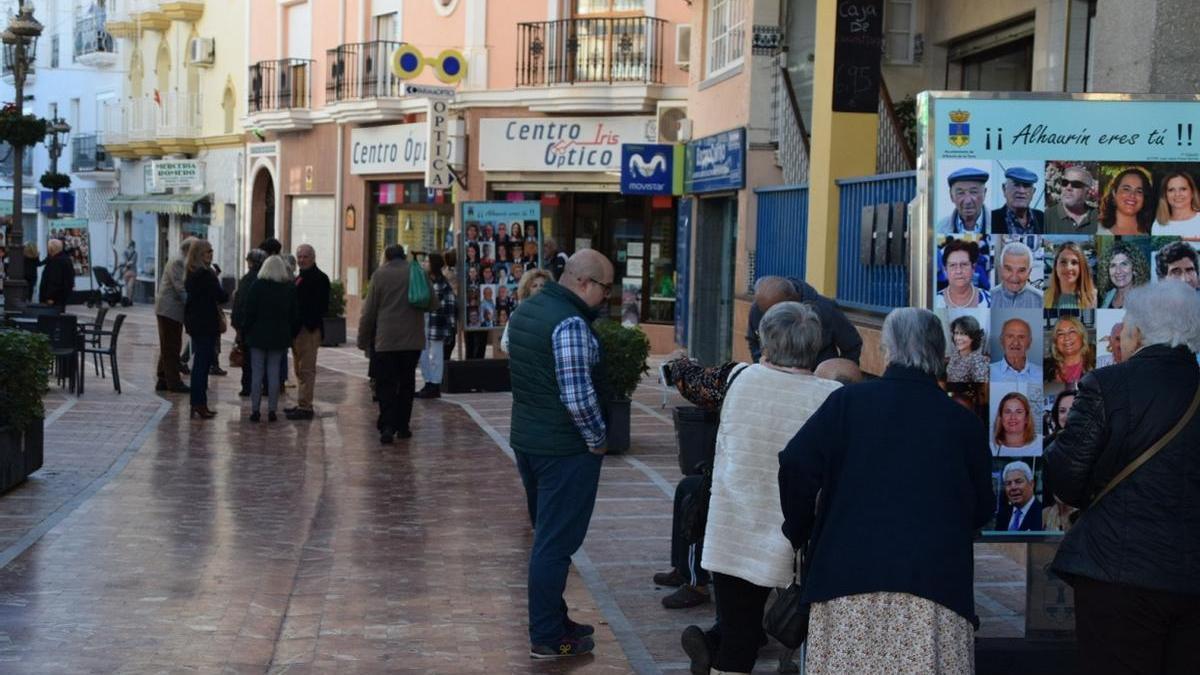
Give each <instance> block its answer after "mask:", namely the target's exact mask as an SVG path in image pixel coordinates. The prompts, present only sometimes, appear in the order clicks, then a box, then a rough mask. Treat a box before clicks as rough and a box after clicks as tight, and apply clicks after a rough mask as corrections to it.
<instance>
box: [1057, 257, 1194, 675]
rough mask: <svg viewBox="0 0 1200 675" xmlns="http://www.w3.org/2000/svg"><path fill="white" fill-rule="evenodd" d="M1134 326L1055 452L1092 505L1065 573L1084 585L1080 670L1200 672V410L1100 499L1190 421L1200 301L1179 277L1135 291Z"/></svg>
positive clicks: (1067, 483)
mask: <svg viewBox="0 0 1200 675" xmlns="http://www.w3.org/2000/svg"><path fill="white" fill-rule="evenodd" d="M1123 324H1124V325H1123V329H1122V331H1121V351H1122V352H1123V353H1124V354H1125V355H1126V358H1125V360H1124V361H1122V362H1121V363H1119V364H1116V365H1112V366H1108V367H1106V368H1100V369H1098V370H1093V371H1092V372H1090V373H1088V374H1086V375H1084V376H1083V379H1081V380H1080V381H1079V390H1078V395H1077V396H1076V397H1075V403H1074V404H1073V405H1072V406H1071V410H1070V412H1069V413H1068V414H1067V425H1066V427H1065V428H1064V429H1063V430H1062V431H1061V432H1059V434H1058V436H1056V437H1055V439H1054V443H1053V444H1052V445H1051V446H1050V447H1049V448H1047V449H1046V477H1047V480H1048V483H1049V484H1050V485H1052V486H1053V489H1054V493H1055V495H1056V496H1057V497H1058V498H1059V499H1061V500H1062V501H1063V502H1065V503H1067V504H1069V505H1071V506H1076V507H1079V508H1081V509H1086V510H1085V511H1083V513H1082V514H1081V516H1080V517H1079V519H1078V520H1077V521H1076V522H1075V524H1074V525H1073V526H1072V527H1071V529H1070V531H1069V532H1067V535H1066V537H1065V538H1064V539H1063V542H1062V544H1061V545H1060V546H1059V548H1058V554H1057V555H1056V556H1055V558H1054V564H1053V570H1054V571H1055V572H1057V573H1058V574H1059V575H1060V576H1062V577H1063V578H1064V579H1066V580H1067V582H1068V583H1070V584H1071V586H1072V587H1073V588H1074V589H1075V635H1076V641H1077V644H1078V646H1079V652H1080V660H1079V666H1080V672H1085V673H1200V650H1198V649H1197V648H1196V645H1197V644H1198V643H1200V451H1198V450H1197V449H1198V448H1200V414H1197V415H1194V416H1193V417H1192V418H1191V420H1190V421H1189V422H1188V423H1187V424H1186V425H1185V426H1184V427H1183V428H1182V430H1181V431H1180V432H1179V433H1178V434H1177V435H1176V436H1175V437H1174V438H1173V439H1171V440H1170V442H1168V443H1167V444H1166V445H1165V446H1163V447H1162V448H1161V449H1160V450H1159V451H1158V453H1157V454H1155V455H1154V456H1153V457H1151V458H1150V459H1148V460H1147V461H1146V462H1145V463H1144V464H1142V465H1141V466H1139V467H1138V468H1137V469H1136V470H1134V471H1133V473H1131V474H1129V475H1128V476H1127V477H1126V478H1124V479H1123V480H1122V481H1121V482H1119V483H1117V484H1116V486H1115V487H1113V489H1112V490H1111V491H1110V492H1108V493H1107V494H1104V495H1103V496H1099V495H1100V493H1101V492H1103V491H1104V490H1105V488H1106V486H1108V485H1109V483H1110V482H1111V481H1112V480H1113V479H1114V477H1116V476H1117V475H1118V474H1120V473H1121V472H1122V471H1123V470H1124V469H1125V468H1126V467H1128V466H1130V465H1131V464H1132V463H1133V462H1134V461H1135V460H1136V459H1137V458H1139V457H1140V456H1141V455H1142V454H1143V453H1144V452H1145V451H1146V450H1148V449H1149V448H1151V447H1152V446H1154V445H1155V444H1157V443H1158V441H1159V440H1160V439H1162V438H1163V437H1165V436H1166V435H1167V433H1168V432H1169V431H1170V430H1171V429H1172V428H1173V427H1175V425H1176V424H1178V423H1179V422H1180V420H1182V419H1183V418H1184V415H1186V414H1187V411H1188V408H1189V406H1190V405H1191V403H1192V401H1193V398H1194V397H1195V395H1196V388H1197V385H1198V384H1200V368H1197V365H1196V354H1195V350H1196V348H1197V347H1200V298H1198V297H1197V294H1196V291H1194V290H1192V288H1191V286H1188V285H1187V284H1183V283H1179V282H1175V281H1164V282H1162V283H1157V284H1150V285H1148V286H1142V287H1140V288H1135V289H1133V290H1131V291H1129V294H1128V295H1127V296H1126V299H1125V318H1124V319H1123ZM1130 354H1132V356H1130ZM1098 496H1099V498H1098V499H1097V497H1098Z"/></svg>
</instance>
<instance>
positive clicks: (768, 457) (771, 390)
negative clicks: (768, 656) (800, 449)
mask: <svg viewBox="0 0 1200 675" xmlns="http://www.w3.org/2000/svg"><path fill="white" fill-rule="evenodd" d="M758 330H759V336H760V338H761V340H762V348H763V356H762V362H761V363H758V364H754V365H739V366H736V367H734V368H733V369H731V371H730V373H729V376H728V380H727V382H728V386H727V387H726V388H725V391H724V394H723V401H722V404H721V425H720V427H719V428H718V430H717V449H716V455H715V456H714V459H713V470H712V489H711V498H710V500H709V506H708V518H707V524H706V525H705V530H704V548H703V553H702V560H703V563H702V565H703V567H704V569H706V570H708V571H709V572H710V573H711V575H712V579H713V585H714V587H715V600H716V605H717V616H718V617H720V637H719V641H718V642H717V644H716V650H715V653H714V654H713V656H712V663H711V666H712V669H713V672H716V673H749V672H750V671H751V670H753V669H754V662H755V661H756V660H757V658H758V649H759V646H760V645H761V644H762V643H763V642H764V640H765V637H766V636H765V635H764V633H763V628H762V619H763V609H764V608H765V607H766V603H767V597H768V596H769V595H770V593H771V591H772V590H774V589H775V588H778V587H782V586H787V585H788V584H789V583H791V582H792V579H793V576H794V566H793V560H794V557H795V556H794V551H793V549H792V547H791V545H790V544H789V543H788V541H787V539H785V538H784V536H783V532H782V529H781V528H782V525H783V517H782V515H781V512H780V506H779V491H778V488H777V484H776V479H775V467H776V466H777V462H778V459H777V457H778V454H779V449H780V448H781V447H783V446H784V445H785V444H786V443H787V441H788V439H790V438H791V436H792V435H793V434H794V433H795V432H796V430H797V429H799V428H800V426H801V425H802V424H804V422H805V420H806V419H808V416H809V415H810V414H811V413H812V412H813V411H815V410H816V409H817V408H818V407H819V406H820V405H821V403H822V402H823V401H824V400H825V398H826V397H827V396H829V394H830V393H831V392H833V391H835V390H836V389H838V388H839V387H841V385H840V384H838V383H837V382H834V381H832V380H825V379H820V378H818V377H816V376H815V375H814V374H813V369H814V368H815V367H816V365H817V355H818V354H819V353H820V350H821V343H822V336H823V332H822V328H821V320H820V318H819V317H818V316H817V313H816V311H815V310H813V309H812V307H810V306H809V305H806V304H803V303H799V302H782V303H779V304H777V305H775V306H773V307H771V309H770V310H768V311H767V313H766V314H765V315H763V318H762V322H761V323H760V324H759V329H758ZM691 632H693V633H694V632H695V631H691Z"/></svg>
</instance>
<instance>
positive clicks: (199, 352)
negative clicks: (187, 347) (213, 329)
mask: <svg viewBox="0 0 1200 675" xmlns="http://www.w3.org/2000/svg"><path fill="white" fill-rule="evenodd" d="M216 342H217V336H216V335H193V336H192V405H193V406H207V405H208V371H209V369H210V368H212V364H213V359H214V358H215V357H216V355H217V345H216Z"/></svg>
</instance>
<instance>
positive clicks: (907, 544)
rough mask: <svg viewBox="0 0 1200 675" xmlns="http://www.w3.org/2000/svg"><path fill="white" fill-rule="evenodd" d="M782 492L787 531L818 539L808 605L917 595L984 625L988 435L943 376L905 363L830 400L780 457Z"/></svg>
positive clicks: (990, 509)
mask: <svg viewBox="0 0 1200 675" xmlns="http://www.w3.org/2000/svg"><path fill="white" fill-rule="evenodd" d="M818 492H819V493H820V505H819V508H818V504H817V494H818ZM779 496H780V502H781V504H782V506H783V518H784V523H783V533H784V535H786V536H787V538H788V539H789V540H790V541H791V542H792V545H793V546H796V547H800V546H801V545H802V544H804V543H805V542H809V540H810V538H811V542H810V543H809V554H808V555H809V557H808V561H807V567H806V569H805V570H804V572H805V579H804V599H805V600H806V601H807V602H824V601H827V600H833V599H834V598H840V597H844V596H848V595H856V594H859V593H878V592H897V593H909V594H912V595H916V596H919V597H922V598H926V599H928V600H932V601H933V602H936V603H938V604H940V605H942V606H944V607H947V608H949V609H951V610H953V611H955V612H957V613H958V614H961V615H962V616H963V617H965V618H967V619H969V620H972V621H974V620H975V599H974V590H973V581H974V580H973V577H974V557H973V552H972V548H971V547H972V540H973V538H974V533H975V531H976V530H978V529H979V528H981V527H983V526H984V525H985V524H987V523H988V522H990V521H991V519H992V515H993V513H994V511H995V508H996V495H995V493H994V492H993V491H992V478H991V458H990V455H989V453H988V439H987V430H986V429H985V428H984V425H983V422H981V421H980V420H979V418H978V417H976V416H975V415H973V414H972V413H971V412H970V411H968V410H967V409H966V408H964V407H962V406H961V405H959V404H957V403H955V402H953V401H952V400H951V399H950V398H948V397H947V396H946V393H945V392H943V391H942V390H941V388H940V387H938V385H937V381H936V380H935V379H934V378H933V377H932V376H930V375H927V374H925V373H923V372H921V371H920V370H917V369H915V368H907V367H903V366H895V365H893V366H889V367H888V369H887V371H886V372H884V374H883V377H882V378H881V379H878V380H874V381H871V382H863V383H861V384H854V385H850V386H848V387H843V388H841V389H838V390H837V391H835V392H833V393H832V394H830V396H829V398H828V399H826V400H825V403H824V404H822V405H821V407H820V408H819V409H818V410H817V412H816V413H814V414H813V416H812V417H810V418H809V419H808V422H806V423H805V424H804V426H803V427H801V429H800V431H799V432H797V433H796V435H795V437H793V438H792V440H791V442H790V443H788V446H787V448H786V449H784V451H783V452H781V453H779ZM818 512H819V513H820V516H819V517H818V515H817V514H818Z"/></svg>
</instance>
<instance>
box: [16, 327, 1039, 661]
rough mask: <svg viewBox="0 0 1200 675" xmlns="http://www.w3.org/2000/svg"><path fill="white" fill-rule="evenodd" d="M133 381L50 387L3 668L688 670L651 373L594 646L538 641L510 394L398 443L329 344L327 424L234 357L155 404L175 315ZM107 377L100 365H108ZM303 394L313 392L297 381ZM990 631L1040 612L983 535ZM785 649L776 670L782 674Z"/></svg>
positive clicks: (578, 594) (607, 529) (673, 470)
mask: <svg viewBox="0 0 1200 675" xmlns="http://www.w3.org/2000/svg"><path fill="white" fill-rule="evenodd" d="M126 326H127V329H126V330H127V335H125V336H124V337H123V340H122V342H123V344H124V347H123V349H122V351H121V361H122V364H123V367H122V371H123V374H124V375H125V376H126V378H127V379H126V380H125V381H123V382H122V385H123V388H124V389H125V393H124V394H122V395H120V396H117V395H116V394H115V393H114V392H113V391H112V389H111V386H109V383H108V382H106V381H103V380H99V379H95V378H91V379H89V381H88V391H87V393H86V394H85V395H84V396H83V397H82V399H79V400H76V399H74V398H73V397H66V396H63V395H61V394H58V393H56V394H54V395H52V397H51V399H50V400H49V401H48V402H47V412H48V414H49V415H50V416H49V418H48V421H47V443H46V458H47V459H46V467H45V468H44V469H43V470H42V471H41V472H39V473H38V474H35V476H34V477H33V478H32V479H31V480H30V481H29V482H27V483H26V484H24V485H22V486H20V487H18V488H16V489H15V490H13V491H10V492H9V493H7V494H6V495H4V496H3V497H0V565H3V569H0V672H3V673H75V672H97V673H101V672H102V673H109V672H122V673H126V672H127V673H141V672H181V673H182V672H186V673H196V672H213V673H226V672H229V673H243V672H244V673H263V672H271V673H310V672H311V673H318V672H319V673H327V672H328V673H334V672H336V673H343V672H345V673H375V672H414V673H416V672H421V673H459V672H463V673H468V672H488V673H497V672H513V673H520V672H565V671H567V670H572V669H581V672H588V673H592V672H596V673H605V672H614V673H616V672H622V673H623V672H639V673H658V672H663V673H668V672H686V659H685V657H684V655H683V653H682V651H681V650H680V649H679V646H678V636H679V632H680V630H681V629H682V628H683V627H684V626H686V625H687V624H688V623H700V624H705V623H707V622H708V621H710V620H711V615H712V610H711V605H709V606H707V607H701V608H696V609H693V610H687V611H676V612H671V611H667V610H664V609H663V608H662V607H661V605H660V604H659V598H660V597H661V596H662V595H664V594H665V593H666V591H665V590H663V589H656V588H654V586H653V585H652V584H651V583H650V581H649V578H650V576H651V574H652V573H653V572H654V571H658V570H662V569H665V567H666V564H665V563H666V558H667V552H668V551H667V549H668V542H669V536H668V534H669V527H670V511H671V494H672V491H673V488H674V483H675V481H676V480H678V468H677V467H676V460H675V452H674V436H673V431H672V426H671V423H670V416H669V411H670V406H671V405H673V404H675V403H677V402H679V399H678V397H677V396H674V395H672V396H671V397H669V399H668V405H667V407H666V408H662V407H661V404H662V395H661V390H658V389H657V388H655V386H654V385H653V383H652V382H649V381H647V382H646V383H645V384H644V386H643V387H641V388H640V389H639V392H638V394H637V401H636V402H635V404H634V411H633V412H634V416H633V441H634V448H633V451H632V452H630V453H629V454H628V455H625V456H615V457H610V458H607V459H606V461H605V465H604V470H603V474H602V478H601V490H600V495H599V499H598V503H597V508H596V514H595V517H594V518H593V521H592V527H591V530H590V532H589V536H588V539H587V541H586V543H585V545H584V548H583V550H582V551H581V552H580V554H579V555H578V556H577V557H576V560H575V569H574V571H573V573H572V576H571V578H570V581H569V584H568V602H569V604H570V606H571V607H572V615H573V616H574V617H575V618H576V619H578V620H581V621H587V622H589V623H596V624H597V629H598V633H597V650H596V655H595V656H594V657H588V658H586V659H581V660H578V661H573V662H570V663H549V664H547V663H541V662H533V661H531V660H530V659H529V658H528V656H527V654H526V645H527V634H526V632H525V623H524V617H525V613H524V612H525V562H526V556H527V551H528V546H529V543H530V531H529V527H528V522H527V516H526V514H525V512H524V502H523V496H522V494H521V487H520V480H519V478H518V476H517V474H516V471H515V469H514V468H513V466H512V463H511V461H510V459H509V458H508V457H506V453H507V452H508V447H507V443H506V438H507V430H508V423H509V419H508V410H509V406H510V404H511V398H510V397H509V396H508V395H507V394H471V395H459V396H447V397H444V398H443V399H442V400H441V401H430V402H418V403H417V407H416V410H415V412H414V433H415V436H414V438H413V439H412V440H411V441H408V442H403V443H399V444H397V445H396V446H394V447H380V446H379V444H378V442H377V439H376V438H375V434H374V433H373V432H374V428H373V421H374V411H373V409H372V408H371V405H370V396H369V392H368V391H367V387H366V380H365V372H366V362H365V360H364V359H363V358H362V357H361V355H359V354H358V353H357V352H355V351H354V350H352V349H350V348H349V347H345V348H339V349H323V350H322V351H321V357H320V365H321V369H320V371H319V374H318V381H319V387H318V401H317V406H318V409H319V411H320V413H321V414H320V417H319V418H318V419H316V420H314V421H312V422H306V423H291V422H283V421H281V422H280V423H277V424H267V423H262V424H258V425H252V424H250V423H248V422H247V421H245V416H246V411H245V407H246V406H245V404H244V400H243V399H239V398H238V397H237V395H236V391H237V388H238V381H237V378H236V376H237V374H238V372H237V371H236V370H231V373H230V377H226V378H213V379H212V380H211V382H212V387H213V392H212V394H211V398H212V402H211V403H210V405H212V407H214V408H215V409H216V410H218V411H219V413H220V414H219V415H218V417H217V418H216V419H214V420H212V421H208V422H200V421H192V420H189V419H188V417H187V402H186V397H183V398H180V397H176V396H172V397H170V398H166V397H162V398H160V397H158V396H155V395H154V392H153V391H152V388H153V368H152V366H151V363H152V359H153V357H154V349H155V347H154V342H155V333H154V324H153V316H152V314H151V313H150V312H149V311H148V310H147V309H146V308H143V307H135V308H133V309H132V310H131V311H130V318H129V320H128V321H127V322H126ZM90 375H91V373H90V372H89V376H90ZM291 391H294V390H291ZM977 558H978V559H979V562H980V564H981V577H982V579H983V581H984V582H985V583H984V584H983V585H982V586H981V590H980V592H979V593H977V595H978V596H980V600H981V602H980V612H981V614H984V615H985V617H990V618H991V619H992V620H990V621H986V620H985V630H990V631H992V633H993V634H999V633H1003V632H1005V631H1009V630H1011V628H1012V626H1014V625H1016V624H1017V623H1018V622H1019V613H1020V612H1021V611H1023V604H1024V603H1023V597H1022V596H1021V593H1020V587H1021V586H1022V584H1020V579H1021V577H1022V576H1023V573H1022V572H1021V569H1020V567H1019V566H1017V565H1016V564H1014V563H1013V561H1012V560H1011V559H1010V558H1009V557H1008V556H1005V555H1003V552H998V551H996V550H992V549H981V551H980V554H979V555H978V556H977ZM777 657H778V649H777V648H770V649H768V650H767V651H766V652H765V653H764V658H763V659H761V660H760V666H759V670H760V671H762V672H767V671H768V670H773V669H774V667H775V665H776V663H775V662H774V661H773V660H772V659H775V658H777Z"/></svg>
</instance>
